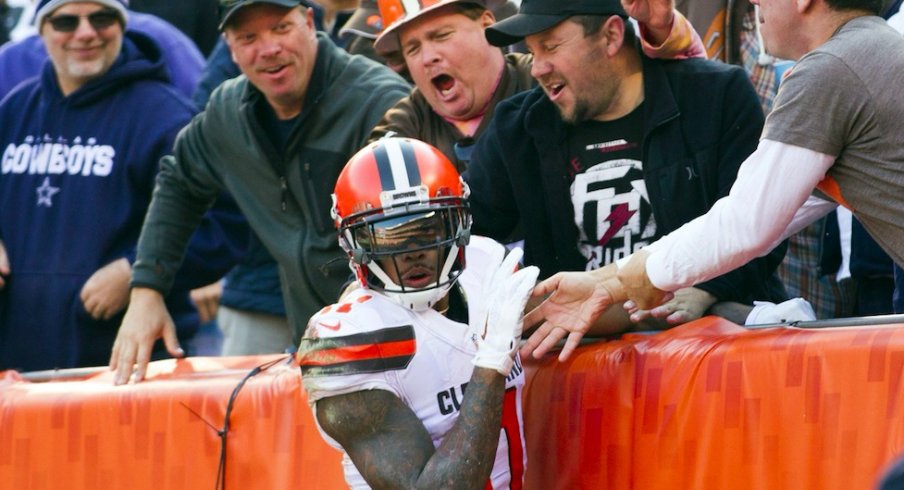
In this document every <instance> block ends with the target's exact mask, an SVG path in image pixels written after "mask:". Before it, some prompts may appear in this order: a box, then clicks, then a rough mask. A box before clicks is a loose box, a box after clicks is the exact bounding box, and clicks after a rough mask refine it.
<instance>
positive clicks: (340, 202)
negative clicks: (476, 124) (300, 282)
mask: <svg viewBox="0 0 904 490" xmlns="http://www.w3.org/2000/svg"><path fill="white" fill-rule="evenodd" d="M468 194H469V191H468V186H467V184H465V183H464V181H463V180H462V179H461V176H460V175H459V174H458V171H456V170H455V166H454V165H452V163H451V162H450V161H449V160H448V159H447V158H446V157H445V155H443V154H442V152H440V151H439V150H437V149H436V148H434V147H433V146H431V145H429V144H427V143H424V142H422V141H418V140H414V139H408V138H383V139H380V140H378V141H376V142H374V143H371V144H369V145H367V146H366V147H364V148H363V149H361V150H360V151H359V152H358V153H356V154H355V155H354V156H353V157H352V158H351V159H350V160H349V161H348V163H347V164H346V165H345V168H344V169H343V170H342V173H340V174H339V178H338V179H337V181H336V187H335V191H334V193H333V209H332V215H333V219H334V220H335V223H336V227H337V229H338V230H339V244H340V245H341V246H342V248H343V249H344V250H345V251H346V253H348V256H349V259H350V260H349V262H350V266H351V268H352V270H353V271H354V272H355V275H356V277H357V279H358V281H359V283H360V284H361V286H363V287H366V288H369V289H373V290H376V291H380V292H382V293H384V294H386V295H387V296H388V297H390V298H392V299H393V300H395V301H397V302H398V303H399V304H402V305H403V306H405V307H407V308H410V309H412V310H415V311H422V310H425V309H427V308H430V307H432V306H433V305H434V304H436V302H437V301H439V300H440V299H442V298H443V297H444V296H445V295H446V293H447V292H448V291H449V288H451V287H452V285H453V284H455V281H456V280H457V279H458V276H459V275H460V274H461V272H462V271H463V270H464V267H465V254H464V247H465V245H467V243H468V240H469V239H470V230H471V213H470V210H469V208H468ZM433 251H436V257H435V260H433V259H425V257H429V256H430V255H431V254H432V252H433ZM425 260H428V262H426V263H425V262H424V261H425ZM412 264H416V265H417V266H415V265H412Z"/></svg>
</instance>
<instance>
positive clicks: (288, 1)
mask: <svg viewBox="0 0 904 490" xmlns="http://www.w3.org/2000/svg"><path fill="white" fill-rule="evenodd" d="M220 29H221V30H222V31H223V32H224V37H225V39H226V42H227V44H228V45H229V48H230V51H231V53H232V57H233V59H234V60H235V61H236V63H237V64H238V65H239V67H240V68H241V70H242V73H243V76H240V77H238V78H235V79H233V80H231V81H228V82H226V83H224V84H223V85H222V86H221V87H220V88H218V89H217V91H216V92H214V94H213V95H212V96H211V99H210V102H209V103H208V105H207V109H206V111H205V112H203V113H201V114H200V115H198V116H197V117H196V118H195V119H194V120H192V122H191V123H190V124H189V125H188V126H187V127H186V128H185V129H183V130H182V132H181V133H180V134H179V137H178V139H177V140H176V145H175V150H174V155H173V156H172V157H166V158H164V159H163V160H162V161H161V169H160V174H159V177H158V178H157V186H156V189H155V190H154V197H153V201H152V202H151V206H150V209H149V211H148V215H147V218H146V220H145V224H144V228H143V229H142V232H141V238H140V240H139V243H138V255H137V259H136V262H135V264H134V268H133V273H132V282H131V285H132V293H131V299H130V304H129V309H128V311H127V312H126V315H125V318H124V319H123V323H122V326H121V327H120V329H119V333H118V335H117V338H116V343H115V344H114V346H113V352H112V354H111V357H110V368H111V369H112V370H114V371H116V375H115V378H114V381H115V383H116V384H123V383H127V382H128V381H129V378H130V375H131V374H132V372H133V368H135V380H136V381H140V380H142V379H143V378H144V375H145V371H146V368H147V363H148V359H149V354H150V352H151V349H152V347H153V345H154V342H155V341H156V340H157V339H159V338H161V337H162V338H163V341H164V343H165V345H166V348H167V350H168V351H169V353H170V354H171V355H173V356H175V357H181V356H182V355H183V352H182V350H181V348H180V347H179V343H178V341H177V340H176V336H175V333H174V332H175V330H174V328H173V325H172V320H171V319H170V317H169V313H168V312H167V311H166V307H165V306H164V304H163V301H162V294H161V293H163V292H165V291H167V290H168V289H169V287H170V285H171V284H172V281H173V274H174V272H175V271H176V269H177V268H178V266H179V263H180V262H181V260H182V255H183V253H184V250H185V244H186V242H187V240H188V237H189V236H190V234H191V232H192V231H193V230H194V228H195V227H196V226H197V223H198V221H199V219H200V217H201V215H202V214H203V213H204V211H205V210H206V209H207V208H208V207H209V206H210V204H211V203H212V202H213V201H214V199H215V198H216V196H217V195H218V194H219V193H220V192H221V191H223V190H226V191H228V192H230V193H231V194H232V195H233V196H234V197H235V200H236V202H237V203H238V205H239V207H240V208H241V210H242V212H243V213H244V214H245V216H246V217H247V218H248V222H249V224H250V225H251V227H252V228H253V229H254V231H255V232H256V233H257V234H258V236H259V237H260V238H261V240H262V242H263V243H264V245H265V246H266V247H267V249H268V250H269V251H270V253H271V254H272V255H273V256H274V258H276V261H277V262H278V263H279V266H280V275H281V277H280V279H281V280H282V285H283V295H284V297H285V299H286V302H287V304H286V306H287V310H288V316H289V321H290V323H291V324H292V325H293V327H294V330H295V341H298V339H299V338H300V336H301V333H302V331H303V329H304V325H305V324H306V322H307V319H308V318H309V317H310V316H311V315H313V314H314V313H315V312H317V311H318V310H319V309H320V308H322V307H323V306H324V305H328V304H331V303H333V302H334V301H335V299H336V297H337V296H338V293H339V290H340V287H341V285H342V284H343V283H344V282H345V281H346V280H347V279H348V276H349V271H348V266H347V263H346V262H347V261H346V260H344V255H343V252H342V251H341V250H340V249H339V246H338V243H337V240H336V235H335V230H334V229H333V226H332V223H331V220H330V208H331V200H330V192H331V190H332V188H333V185H334V183H335V181H336V178H337V177H338V175H339V172H340V170H341V169H342V167H343V165H344V164H345V162H346V161H348V159H349V158H350V157H351V156H352V155H353V154H354V153H355V152H356V151H357V150H358V149H359V148H360V147H361V146H363V144H364V143H365V142H366V141H367V137H368V135H369V134H370V131H371V129H372V128H373V126H374V125H375V124H376V123H377V121H379V119H380V117H381V116H382V115H383V113H385V112H386V110H387V109H388V108H390V107H392V106H393V105H394V104H395V103H396V102H397V101H398V100H399V99H401V98H402V97H404V96H405V95H407V94H408V92H409V90H410V89H409V87H408V85H407V84H406V82H405V81H404V80H403V79H402V78H400V77H399V76H397V75H396V74H395V73H393V72H392V71H391V70H390V69H388V68H386V67H384V66H382V65H379V64H377V63H375V62H372V61H370V60H367V59H365V58H362V57H353V56H350V55H348V54H347V53H345V52H344V51H342V50H341V49H340V48H338V47H336V46H335V45H334V44H333V43H332V42H331V41H330V40H329V39H328V38H327V37H326V36H325V35H323V34H318V33H316V31H315V28H314V21H313V13H312V11H311V9H310V8H308V7H307V6H305V5H304V4H303V3H302V2H300V0H236V1H234V2H232V3H231V4H225V2H224V7H223V9H222V20H221V23H220ZM136 363H137V367H136Z"/></svg>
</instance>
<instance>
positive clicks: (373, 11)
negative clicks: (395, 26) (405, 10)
mask: <svg viewBox="0 0 904 490" xmlns="http://www.w3.org/2000/svg"><path fill="white" fill-rule="evenodd" d="M382 31H383V17H382V16H381V15H380V8H379V7H378V6H377V0H361V2H360V3H358V8H356V9H355V12H354V13H352V15H351V17H349V18H348V20H347V21H345V25H343V26H342V29H339V37H345V36H346V35H349V34H354V35H357V36H361V37H366V38H367V39H376V38H377V36H379V35H380V32H382Z"/></svg>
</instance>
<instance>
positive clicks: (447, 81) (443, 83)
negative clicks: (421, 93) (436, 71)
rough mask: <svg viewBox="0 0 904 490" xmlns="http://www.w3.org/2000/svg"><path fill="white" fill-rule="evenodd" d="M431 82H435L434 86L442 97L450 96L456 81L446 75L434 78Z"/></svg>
mask: <svg viewBox="0 0 904 490" xmlns="http://www.w3.org/2000/svg"><path fill="white" fill-rule="evenodd" d="M431 81H432V82H433V86H434V87H436V90H438V91H439V93H440V95H442V96H446V95H449V92H451V91H452V88H453V87H455V79H454V78H452V77H451V76H449V75H446V74H445V73H444V74H442V75H437V76H435V77H433V80H431Z"/></svg>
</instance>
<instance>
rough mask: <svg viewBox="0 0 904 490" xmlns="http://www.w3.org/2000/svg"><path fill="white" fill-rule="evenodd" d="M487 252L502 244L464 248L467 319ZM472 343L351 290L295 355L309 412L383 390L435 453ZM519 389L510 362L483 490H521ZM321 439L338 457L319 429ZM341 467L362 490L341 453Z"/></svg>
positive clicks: (454, 410)
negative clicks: (413, 419)
mask: <svg viewBox="0 0 904 490" xmlns="http://www.w3.org/2000/svg"><path fill="white" fill-rule="evenodd" d="M489 247H502V245H500V244H498V243H496V242H495V241H493V240H490V239H488V238H483V237H472V238H471V242H470V244H469V245H468V246H467V248H466V249H465V254H466V256H465V259H466V264H467V265H466V267H465V271H464V272H463V273H462V274H461V276H460V277H459V280H458V282H459V284H460V286H461V287H462V289H463V291H464V294H465V296H466V298H467V301H468V312H469V314H470V315H473V314H474V313H475V310H476V308H478V307H479V306H480V305H479V303H478V302H480V301H482V300H483V299H484V298H485V297H486V295H485V294H483V291H481V288H482V282H483V275H484V273H485V272H486V271H487V258H488V255H487V250H488V249H489ZM471 337H472V336H471V333H470V331H469V328H468V325H466V324H463V323H458V322H455V321H452V320H450V319H448V318H446V317H445V316H443V315H442V314H440V313H438V312H436V311H434V310H432V309H430V310H427V311H424V312H420V313H418V312H413V311H411V310H409V309H407V308H404V307H402V306H399V305H398V304H397V303H395V302H393V301H392V300H390V299H388V298H386V297H385V296H382V295H381V294H379V293H376V292H374V291H371V290H367V289H359V290H356V291H354V292H353V293H351V294H349V295H348V296H347V297H346V298H344V300H343V301H342V302H341V303H338V304H335V305H332V306H328V307H326V308H324V309H323V310H321V311H320V312H319V313H317V314H316V315H314V316H313V317H312V318H311V321H310V322H309V323H308V328H307V330H306V332H305V336H304V339H302V341H301V345H300V346H299V350H298V359H299V364H300V365H301V370H302V380H303V383H304V388H305V391H306V392H307V396H308V401H309V402H310V403H311V404H312V406H313V408H314V410H315V413H316V402H317V401H318V400H320V399H321V398H326V397H330V396H335V395H341V394H345V393H351V392H355V391H360V390H372V389H380V390H386V391H389V392H391V393H393V394H395V395H396V396H398V397H399V398H400V399H401V400H402V401H403V402H404V403H405V404H406V405H408V407H410V408H411V410H412V411H413V412H414V413H415V414H416V415H417V417H418V418H419V419H421V421H422V422H423V423H424V426H425V427H426V428H427V431H428V432H429V434H430V436H431V438H432V439H433V445H434V447H436V446H439V444H440V442H442V439H443V436H444V435H445V434H446V432H448V431H449V429H451V428H452V426H453V425H454V423H455V420H456V419H457V418H458V413H459V409H460V408H461V402H462V400H463V397H464V396H465V388H466V386H467V384H468V381H469V380H470V379H471V374H472V372H473V370H474V365H473V364H471V360H472V359H473V358H474V354H475V353H476V352H477V346H476V344H475V343H474V340H472V338H471ZM523 386H524V370H523V368H522V366H521V361H520V359H517V358H516V359H515V367H514V368H513V369H512V372H511V374H510V375H509V377H508V378H507V379H506V383H505V388H506V391H505V400H504V402H503V413H502V427H501V428H500V431H499V436H500V437H499V445H498V448H497V450H496V461H495V464H494V466H493V471H492V473H491V475H490V482H488V485H487V488H490V484H491V485H492V488H494V489H500V488H521V485H522V482H523V478H524V469H525V466H526V463H527V453H526V452H525V450H524V428H523V426H524V424H523V417H522V412H521V390H522V388H523ZM315 420H316V417H315ZM318 429H320V425H319V423H318ZM320 433H321V435H322V436H323V437H324V439H325V440H326V441H327V442H328V443H330V444H331V445H332V446H334V447H336V448H338V449H340V450H342V447H341V446H340V445H339V444H338V443H337V442H336V441H334V440H333V439H332V438H330V437H329V436H328V435H326V434H325V433H324V432H323V430H322V429H321V430H320ZM342 461H343V467H344V468H343V469H344V471H345V479H346V481H347V482H348V484H349V486H350V487H351V488H356V489H357V488H369V487H368V485H367V483H366V482H365V481H364V478H363V477H362V476H361V474H360V473H358V470H357V468H355V465H354V464H353V463H352V461H351V459H350V458H349V457H348V454H344V456H343V460H342Z"/></svg>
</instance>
